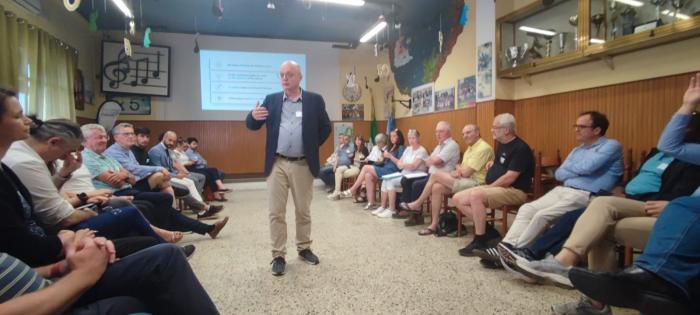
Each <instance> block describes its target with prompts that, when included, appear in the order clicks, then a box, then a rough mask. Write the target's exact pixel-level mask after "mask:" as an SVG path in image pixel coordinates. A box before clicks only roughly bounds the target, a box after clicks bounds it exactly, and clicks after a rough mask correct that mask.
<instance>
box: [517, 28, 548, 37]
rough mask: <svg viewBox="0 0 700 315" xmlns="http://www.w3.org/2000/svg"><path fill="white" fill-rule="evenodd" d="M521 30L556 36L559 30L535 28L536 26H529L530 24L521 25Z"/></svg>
mask: <svg viewBox="0 0 700 315" xmlns="http://www.w3.org/2000/svg"><path fill="white" fill-rule="evenodd" d="M520 30H521V31H524V32H530V33H535V34H542V35H544V36H554V35H557V32H553V31H548V30H543V29H539V28H534V27H529V26H521V27H520Z"/></svg>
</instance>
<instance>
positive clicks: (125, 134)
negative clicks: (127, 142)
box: [117, 132, 136, 137]
mask: <svg viewBox="0 0 700 315" xmlns="http://www.w3.org/2000/svg"><path fill="white" fill-rule="evenodd" d="M117 135H122V136H127V137H128V136H135V135H136V134H135V133H133V132H120V133H117Z"/></svg>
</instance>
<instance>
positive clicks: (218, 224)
mask: <svg viewBox="0 0 700 315" xmlns="http://www.w3.org/2000/svg"><path fill="white" fill-rule="evenodd" d="M226 223H228V217H224V219H223V220H221V221H219V222H216V223H214V228H213V229H211V231H209V236H210V237H211V238H212V239H214V238H216V236H217V235H219V232H221V230H223V229H224V226H226Z"/></svg>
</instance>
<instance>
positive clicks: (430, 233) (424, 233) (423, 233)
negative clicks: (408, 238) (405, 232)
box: [418, 228, 435, 236]
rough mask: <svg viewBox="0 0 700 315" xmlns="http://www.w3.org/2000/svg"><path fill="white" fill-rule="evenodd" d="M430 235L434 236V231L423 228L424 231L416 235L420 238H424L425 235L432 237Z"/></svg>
mask: <svg viewBox="0 0 700 315" xmlns="http://www.w3.org/2000/svg"><path fill="white" fill-rule="evenodd" d="M432 234H435V230H433V229H431V228H424V229H422V230H420V231H418V235H420V236H426V235H432Z"/></svg>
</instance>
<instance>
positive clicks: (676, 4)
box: [671, 0, 688, 18]
mask: <svg viewBox="0 0 700 315" xmlns="http://www.w3.org/2000/svg"><path fill="white" fill-rule="evenodd" d="M687 3H688V1H687V0H671V6H672V7H673V9H674V11H673V17H674V18H677V16H678V10H680V9H681V8H683V7H684V6H685V5H686V4H687Z"/></svg>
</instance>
